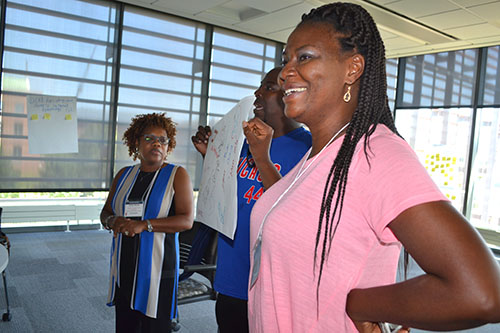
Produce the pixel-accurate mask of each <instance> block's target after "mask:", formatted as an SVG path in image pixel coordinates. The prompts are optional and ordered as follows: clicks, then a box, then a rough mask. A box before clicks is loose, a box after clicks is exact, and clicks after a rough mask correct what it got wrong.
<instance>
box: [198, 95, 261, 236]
mask: <svg viewBox="0 0 500 333" xmlns="http://www.w3.org/2000/svg"><path fill="white" fill-rule="evenodd" d="M254 100H255V98H254V97H253V96H248V97H245V98H243V99H242V100H241V101H240V102H239V103H238V104H236V106H235V107H233V108H232V109H231V111H229V113H227V114H226V115H225V116H224V117H223V118H222V119H221V120H219V121H218V122H217V124H215V126H214V127H213V128H212V135H211V136H210V139H209V140H208V146H207V153H206V155H205V160H204V162H203V175H202V177H201V183H200V191H199V193H198V203H197V207H196V220H197V221H200V222H203V223H205V224H206V225H208V226H210V227H212V228H213V229H215V230H217V231H219V232H221V233H223V234H224V235H226V236H227V237H229V238H231V239H233V237H234V232H235V231H236V218H237V216H238V215H237V208H238V207H237V196H236V195H237V192H236V191H237V187H236V186H237V185H236V172H237V168H238V160H239V157H240V152H241V147H242V146H243V141H244V139H245V136H244V135H243V129H242V125H241V123H242V122H243V120H248V119H249V117H250V116H251V115H252V110H253V102H254Z"/></svg>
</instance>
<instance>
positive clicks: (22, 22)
mask: <svg viewBox="0 0 500 333" xmlns="http://www.w3.org/2000/svg"><path fill="white" fill-rule="evenodd" d="M280 57H281V45H280V44H278V43H276V42H272V41H268V40H264V39H262V38H257V37H252V36H248V35H245V34H242V33H235V32H231V31H228V30H225V29H220V28H215V27H213V26H210V25H207V24H204V23H200V22H195V21H190V20H186V19H180V18H177V17H173V16H171V15H168V14H165V13H159V12H154V11H151V10H146V9H140V8H138V7H134V6H129V5H125V4H123V3H120V2H116V1H108V0H65V1H60V0H9V1H7V8H6V17H5V41H4V52H3V68H2V80H1V82H2V87H1V88H2V90H1V102H2V103H1V105H2V109H1V113H0V124H1V129H0V191H1V192H16V191H47V190H91V191H93V190H100V189H101V190H105V189H107V188H109V185H110V182H111V179H112V177H113V175H114V174H115V173H116V172H117V171H118V170H119V169H120V168H121V167H123V166H124V165H127V164H131V163H133V162H132V161H131V159H130V157H129V156H128V151H127V149H126V147H125V146H124V145H123V143H122V140H121V139H122V136H123V132H124V130H125V129H126V127H127V126H128V125H129V124H130V121H131V119H132V118H133V117H134V116H136V115H138V114H144V113H151V112H164V113H166V114H167V116H169V117H171V118H172V120H173V121H174V122H175V123H176V124H177V130H178V131H177V147H176V148H175V150H174V152H173V153H172V155H171V156H169V161H170V162H172V163H175V164H179V165H182V166H184V167H185V168H186V169H187V170H188V172H189V174H190V175H191V177H192V179H193V180H194V183H195V187H196V184H197V183H198V178H199V174H200V170H199V169H200V168H199V166H201V159H200V157H199V154H198V153H197V152H196V151H195V149H194V148H193V147H192V144H191V140H190V137H191V136H192V135H193V134H194V133H195V132H196V129H197V127H198V125H200V124H201V125H205V124H207V123H209V124H211V125H213V124H214V123H215V122H216V121H217V120H218V119H220V118H221V117H222V116H223V115H224V114H226V113H227V112H228V111H229V110H230V109H231V108H232V107H233V106H234V104H235V103H236V102H238V100H239V99H241V98H242V97H244V96H247V95H251V94H253V91H254V90H255V89H256V88H257V87H258V86H259V83H260V80H261V78H262V76H263V75H264V73H266V72H267V71H268V70H270V69H271V68H273V67H274V64H275V62H276V59H279V58H280ZM30 95H54V96H69V97H76V100H77V117H78V153H72V154H67V153H66V154H31V153H30V152H29V147H28V136H29V133H28V130H29V126H27V125H28V117H27V97H28V96H30Z"/></svg>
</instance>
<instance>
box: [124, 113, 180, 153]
mask: <svg viewBox="0 0 500 333" xmlns="http://www.w3.org/2000/svg"><path fill="white" fill-rule="evenodd" d="M175 125H176V124H175V123H174V122H173V121H172V119H171V118H169V117H166V116H165V114H164V113H148V114H139V115H137V116H135V117H134V118H132V122H131V123H130V126H129V127H128V128H127V130H126V131H125V132H124V133H123V141H124V144H125V145H127V147H128V154H129V156H132V158H133V159H134V161H135V160H136V159H137V157H138V156H139V151H138V148H139V146H138V145H137V143H138V142H139V139H140V138H141V136H142V135H143V134H144V131H145V130H146V128H148V127H152V126H153V127H161V128H163V129H164V130H165V131H166V132H167V137H168V139H169V144H168V148H167V153H170V152H171V151H172V150H174V148H175V145H176V141H175V134H177V129H176V128H175Z"/></svg>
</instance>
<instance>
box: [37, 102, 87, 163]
mask: <svg viewBox="0 0 500 333" xmlns="http://www.w3.org/2000/svg"><path fill="white" fill-rule="evenodd" d="M27 103H28V105H27V111H28V147H29V153H30V154H54V153H78V126H77V113H76V98H75V97H61V96H46V95H29V96H28V101H27Z"/></svg>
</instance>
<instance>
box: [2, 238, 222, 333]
mask: <svg viewBox="0 0 500 333" xmlns="http://www.w3.org/2000/svg"><path fill="white" fill-rule="evenodd" d="M9 239H10V242H11V257H10V262H9V265H8V267H7V270H6V272H7V285H8V293H9V303H10V312H11V314H12V320H11V321H10V322H2V321H0V332H2V333H9V332H16V333H18V332H114V318H115V315H114V308H110V307H107V306H106V304H105V303H106V296H107V292H108V290H107V282H108V268H109V249H110V239H111V235H110V234H109V233H108V232H107V231H99V230H85V231H72V232H40V233H12V234H9ZM214 306H215V302H214V301H204V302H199V303H194V304H186V305H182V306H180V307H179V315H180V324H181V329H180V331H179V332H181V333H190V332H193V333H194V332H196V333H198V332H217V324H216V322H215V310H214ZM5 310H6V304H5V296H4V290H3V285H0V312H1V313H4V312H5Z"/></svg>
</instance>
